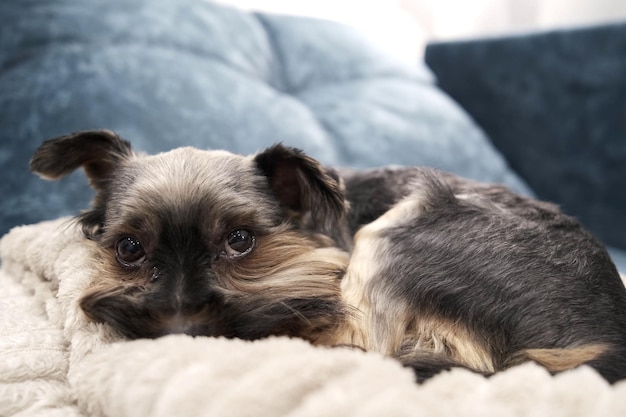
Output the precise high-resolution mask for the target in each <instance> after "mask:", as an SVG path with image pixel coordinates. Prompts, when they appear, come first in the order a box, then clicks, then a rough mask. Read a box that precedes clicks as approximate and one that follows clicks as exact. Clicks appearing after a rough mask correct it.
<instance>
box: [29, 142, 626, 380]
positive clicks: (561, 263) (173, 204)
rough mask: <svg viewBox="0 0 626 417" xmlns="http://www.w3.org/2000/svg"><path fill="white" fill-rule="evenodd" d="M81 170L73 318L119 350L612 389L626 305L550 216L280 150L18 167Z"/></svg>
mask: <svg viewBox="0 0 626 417" xmlns="http://www.w3.org/2000/svg"><path fill="white" fill-rule="evenodd" d="M78 167H83V168H84V169H85V171H86V173H87V176H88V177H89V179H90V182H91V184H92V186H93V187H94V188H95V189H96V191H97V194H96V198H95V200H94V206H93V208H92V209H91V210H89V211H86V212H85V213H83V214H82V215H81V216H80V217H79V221H80V222H81V224H82V225H83V228H84V230H85V234H86V236H87V237H88V238H89V239H91V240H93V241H94V242H95V243H94V248H95V254H94V256H95V257H96V258H97V259H98V262H99V265H100V271H101V276H100V277H98V280H97V281H98V282H97V283H96V284H95V285H94V286H93V287H92V288H90V289H88V290H87V291H86V293H85V294H84V295H83V298H82V299H81V307H82V308H83V310H84V311H85V313H86V314H87V315H88V316H89V317H90V318H92V319H93V320H95V321H97V322H103V323H108V324H110V325H112V326H113V327H115V328H116V329H117V330H118V331H119V332H120V333H122V334H123V335H125V336H127V337H129V338H138V337H158V336H161V335H164V334H167V333H172V332H184V333H188V334H192V335H208V336H226V337H239V338H244V339H257V338H261V337H265V336H269V335H287V336H294V337H301V338H304V339H307V340H309V341H311V342H312V343H314V344H320V345H331V346H335V345H352V346H357V347H361V348H363V349H365V350H372V351H377V352H381V353H383V354H386V355H389V356H392V357H396V358H398V359H399V360H400V361H402V362H403V363H404V364H405V365H407V366H411V367H413V368H414V369H415V370H416V373H417V375H418V377H419V378H420V379H423V378H426V377H429V376H430V375H432V374H434V373H436V372H438V371H440V370H442V369H448V368H450V367H452V366H463V367H466V368H469V369H472V370H474V371H477V372H481V373H484V374H491V373H493V372H497V371H499V370H502V369H506V368H507V367H510V366H512V365H515V364H517V363H520V362H523V361H526V360H534V361H537V362H539V363H541V364H543V365H544V366H546V367H547V368H548V369H549V370H551V371H554V372H558V371H562V370H565V369H569V368H572V367H575V366H578V365H580V364H583V363H587V364H589V365H591V366H593V367H595V368H596V369H598V371H599V372H600V373H601V374H602V375H603V376H604V377H605V378H606V379H607V380H609V381H616V380H619V379H622V378H626V290H625V289H624V286H623V284H622V282H621V280H620V278H619V275H618V273H617V271H616V269H615V266H614V265H613V264H612V262H611V260H610V258H609V256H608V254H607V252H606V250H605V249H604V248H603V247H602V245H600V244H599V243H598V242H596V241H595V240H594V239H593V238H592V237H591V235H589V234H588V233H587V232H585V231H584V230H582V229H581V227H580V225H579V224H578V223H577V222H576V221H575V220H574V219H572V218H570V217H568V216H566V215H564V214H562V213H561V212H560V211H559V210H558V209H557V208H556V207H555V206H554V205H551V204H548V203H543V202H539V201H536V200H532V199H529V198H524V197H520V196H517V195H515V194H513V193H511V192H509V191H508V190H506V189H504V188H503V187H500V186H493V185H485V184H480V183H476V182H473V181H469V180H465V179H461V178H459V177H456V176H453V175H450V174H445V173H440V172H437V171H435V170H431V169H426V168H395V169H391V168H390V169H381V170H373V171H368V172H347V171H346V172H338V171H334V170H329V169H325V168H323V167H321V166H320V165H319V164H318V163H317V162H316V161H315V160H313V159H311V158H309V157H307V156H306V155H304V154H302V153H301V152H299V151H297V150H294V149H291V148H285V147H282V146H274V147H272V148H269V149H267V150H265V151H263V152H261V153H259V154H257V155H254V156H251V157H244V156H238V155H232V154H229V153H227V152H222V151H200V150H196V149H191V148H181V149H177V150H174V151H171V152H168V153H164V154H160V155H155V156H145V157H144V156H138V155H136V154H134V153H133V152H132V150H131V148H130V145H129V144H128V143H127V142H125V141H123V140H121V139H120V138H119V137H117V136H116V135H114V134H112V133H110V132H107V131H95V132H83V133H80V134H75V135H70V136H67V137H63V138H58V139H53V140H51V141H48V142H46V143H44V145H42V147H41V148H40V149H39V150H38V151H37V153H36V154H35V156H34V157H33V160H32V161H31V168H32V169H33V170H34V171H35V172H38V173H39V174H41V175H42V176H44V177H47V178H51V179H54V178H59V177H62V176H64V175H66V174H68V173H69V172H71V171H73V170H74V169H76V168H78Z"/></svg>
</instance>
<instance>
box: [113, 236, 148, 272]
mask: <svg viewBox="0 0 626 417" xmlns="http://www.w3.org/2000/svg"><path fill="white" fill-rule="evenodd" d="M115 257H116V258H117V261H118V262H119V263H121V264H122V265H124V266H128V267H132V266H139V265H140V264H141V263H142V262H143V261H145V259H146V251H145V250H144V249H143V246H141V242H140V241H138V240H137V239H135V238H134V237H125V238H122V239H120V240H118V241H117V244H116V245H115Z"/></svg>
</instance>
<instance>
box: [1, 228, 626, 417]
mask: <svg viewBox="0 0 626 417" xmlns="http://www.w3.org/2000/svg"><path fill="white" fill-rule="evenodd" d="M88 245H90V242H87V241H85V240H83V239H81V237H80V235H79V234H78V232H77V231H76V230H75V228H74V227H73V226H71V224H70V223H67V222H66V221H64V220H58V221H53V222H46V223H41V224H36V225H32V226H25V227H20V228H17V229H14V230H13V231H12V232H10V233H9V234H7V235H6V236H5V237H4V238H2V241H1V242H0V255H1V257H2V269H1V270H0V301H1V304H0V315H1V316H0V317H1V321H0V383H1V385H0V416H9V415H14V414H15V415H19V416H26V415H28V416H31V415H33V416H34V415H46V416H56V415H58V416H64V417H71V416H115V417H124V416H151V417H157V416H164V417H165V416H167V417H172V416H176V417H185V416H220V417H226V416H264V417H265V416H287V415H288V416H316V417H319V416H341V417H346V416H413V415H428V416H459V415H472V416H489V415H493V416H496V415H497V416H526V415H541V416H585V417H591V416H602V417H607V416H622V417H623V416H626V382H621V383H618V384H616V385H614V386H610V385H608V384H607V383H606V382H605V381H604V380H603V379H602V378H600V377H599V376H598V375H597V374H596V373H595V372H594V371H593V370H591V369H590V368H587V367H583V368H579V369H577V370H574V371H571V372H568V373H564V374H561V375H559V376H557V377H551V376H550V375H548V374H547V373H546V372H545V371H544V370H543V369H542V368H540V367H538V366H536V365H534V364H525V365H522V366H519V367H517V368H514V369H511V370H509V371H507V372H503V373H501V374H499V375H496V376H494V377H493V378H490V379H484V378H482V377H480V376H477V375H474V374H471V373H469V372H467V371H463V370H454V371H451V372H447V373H444V374H441V375H439V376H437V377H435V378H434V379H432V380H431V381H429V382H427V383H425V384H423V385H420V386H418V385H416V384H414V383H413V375H412V373H411V372H410V371H409V370H407V369H404V368H402V367H401V366H399V365H398V364H397V363H396V362H395V361H393V360H391V359H387V358H383V357H381V356H379V355H377V354H372V353H364V352H360V351H353V350H349V349H339V348H338V349H323V348H314V347H312V346H310V345H308V344H307V343H305V342H303V341H300V340H291V339H286V338H270V339H266V340H260V341H256V342H244V341H240V340H225V339H214V338H204V337H197V338H191V337H187V336H169V337H165V338H162V339H158V340H139V341H132V342H129V341H123V340H120V339H119V338H117V337H116V336H115V334H114V333H113V332H112V331H111V330H110V329H109V328H107V326H104V325H96V324H93V323H89V322H88V321H87V320H86V319H85V317H84V316H83V314H82V313H81V311H80V309H79V308H78V306H77V300H78V296H79V294H80V293H81V291H82V289H83V288H85V287H86V286H87V285H89V283H90V282H91V281H92V280H94V279H97V278H98V277H97V276H94V274H93V273H92V269H91V265H90V258H89V256H88V253H89V246H88Z"/></svg>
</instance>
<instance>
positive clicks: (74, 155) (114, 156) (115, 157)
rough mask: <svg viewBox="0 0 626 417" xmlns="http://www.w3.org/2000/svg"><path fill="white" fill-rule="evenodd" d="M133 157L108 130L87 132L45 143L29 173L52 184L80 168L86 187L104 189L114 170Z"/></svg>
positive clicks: (36, 154)
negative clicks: (87, 185) (86, 182)
mask: <svg viewBox="0 0 626 417" xmlns="http://www.w3.org/2000/svg"><path fill="white" fill-rule="evenodd" d="M133 155H134V153H133V151H132V149H131V146H130V143H128V142H127V141H125V140H123V139H122V138H120V137H119V136H118V135H116V134H115V133H113V132H111V131H109V130H90V131H84V132H77V133H72V134H70V135H67V136H61V137H58V138H54V139H50V140H47V141H45V142H44V143H43V144H42V145H41V146H40V147H39V149H37V151H36V152H35V154H34V155H33V157H32V158H31V160H30V169H31V171H33V172H35V173H36V174H38V175H39V176H41V177H42V178H44V179H48V180H56V179H59V178H62V177H64V176H66V175H67V174H69V173H71V172H72V171H74V170H76V169H77V168H80V167H82V168H83V169H84V170H85V173H86V174H87V178H89V183H90V185H91V186H92V187H93V188H94V189H95V190H97V191H100V190H102V189H103V188H104V185H105V183H106V182H107V181H108V180H109V179H110V178H111V176H112V175H113V173H114V172H115V170H116V168H117V167H118V166H119V164H120V163H122V162H123V161H124V160H127V159H129V158H131V157H132V156H133Z"/></svg>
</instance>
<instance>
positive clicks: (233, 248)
mask: <svg viewBox="0 0 626 417" xmlns="http://www.w3.org/2000/svg"><path fill="white" fill-rule="evenodd" d="M255 242H256V239H255V238H254V234H252V232H249V231H248V230H243V229H240V230H234V231H232V232H230V234H229V235H228V238H226V242H225V245H224V252H225V254H226V256H230V257H238V256H243V255H246V254H248V253H249V252H250V251H251V250H252V248H254V244H255Z"/></svg>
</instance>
